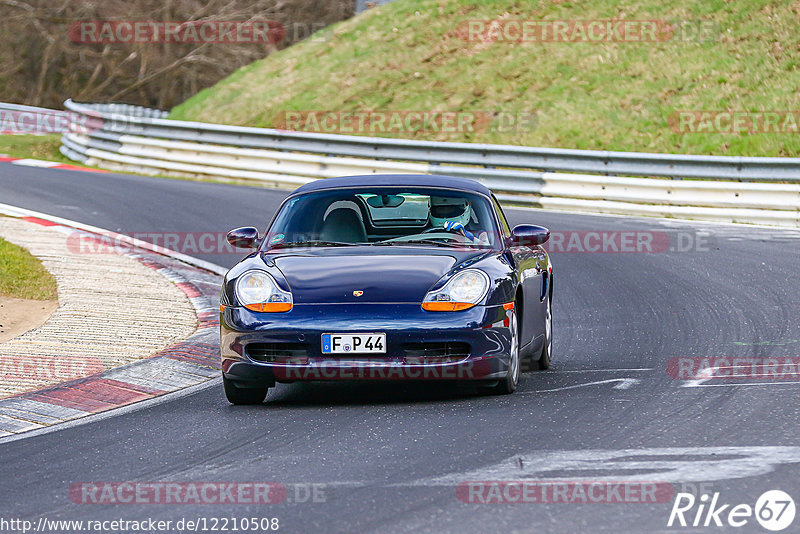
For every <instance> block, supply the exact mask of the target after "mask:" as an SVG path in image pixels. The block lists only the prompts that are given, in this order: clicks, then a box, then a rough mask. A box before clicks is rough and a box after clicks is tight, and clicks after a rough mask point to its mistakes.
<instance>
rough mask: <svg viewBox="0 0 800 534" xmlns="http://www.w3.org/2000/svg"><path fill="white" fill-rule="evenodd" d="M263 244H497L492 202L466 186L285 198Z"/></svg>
mask: <svg viewBox="0 0 800 534" xmlns="http://www.w3.org/2000/svg"><path fill="white" fill-rule="evenodd" d="M264 243H265V244H264V248H266V249H273V248H289V247H301V246H303V247H313V246H317V247H337V246H338V247H341V246H353V245H372V246H412V245H416V246H437V247H469V248H495V247H496V246H497V244H498V243H499V234H498V231H497V225H496V224H495V216H494V213H493V211H492V205H491V202H490V201H489V200H488V199H487V198H486V197H484V196H482V195H479V194H476V193H470V192H467V191H454V190H449V189H433V188H410V187H403V188H387V187H381V188H368V187H365V188H363V189H336V190H322V191H315V192H311V193H306V194H302V195H299V196H297V197H295V198H292V199H290V200H289V201H287V202H286V203H285V204H284V205H283V207H282V208H281V210H280V211H279V212H278V214H277V216H276V217H275V220H274V221H273V223H272V226H271V227H270V229H269V232H268V234H267V238H266V239H265V241H264Z"/></svg>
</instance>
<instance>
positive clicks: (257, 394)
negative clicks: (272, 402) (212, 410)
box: [222, 376, 269, 405]
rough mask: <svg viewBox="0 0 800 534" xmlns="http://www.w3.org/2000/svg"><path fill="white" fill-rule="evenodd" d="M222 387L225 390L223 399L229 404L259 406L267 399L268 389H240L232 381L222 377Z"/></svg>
mask: <svg viewBox="0 0 800 534" xmlns="http://www.w3.org/2000/svg"><path fill="white" fill-rule="evenodd" d="M222 385H223V387H224V388H225V397H227V398H228V402H230V403H231V404H237V405H240V404H261V403H262V402H264V399H265V398H267V391H268V390H269V388H268V387H255V388H242V387H238V386H237V385H236V384H234V382H233V381H232V380H228V379H227V378H225V377H224V376H223V377H222Z"/></svg>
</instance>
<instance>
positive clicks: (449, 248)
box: [220, 175, 553, 404]
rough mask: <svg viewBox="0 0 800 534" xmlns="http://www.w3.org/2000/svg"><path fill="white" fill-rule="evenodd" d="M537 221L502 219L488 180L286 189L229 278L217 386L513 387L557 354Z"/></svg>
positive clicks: (393, 180)
mask: <svg viewBox="0 0 800 534" xmlns="http://www.w3.org/2000/svg"><path fill="white" fill-rule="evenodd" d="M549 235H550V232H549V231H548V230H547V229H546V228H544V227H541V226H536V225H529V224H522V225H518V226H515V227H514V228H513V229H511V228H510V227H509V224H508V222H507V220H506V217H505V215H504V214H503V210H502V209H501V207H500V204H499V203H498V201H497V200H496V198H495V197H494V195H493V194H492V192H491V191H490V190H489V189H487V188H486V187H485V186H484V185H482V184H481V183H479V182H477V181H473V180H468V179H464V178H454V177H448V176H434V175H420V176H417V175H368V176H349V177H341V178H328V179H323V180H317V181H315V182H311V183H308V184H306V185H303V186H302V187H300V188H298V189H297V190H296V191H294V192H293V193H292V194H290V195H289V196H288V197H287V198H286V199H285V200H284V202H283V203H282V204H281V206H280V207H279V208H278V210H277V211H276V213H275V215H274V217H273V219H272V221H271V223H270V224H269V225H268V227H267V229H266V231H265V232H264V233H263V235H262V234H260V233H259V231H258V229H257V228H255V227H245V228H237V229H235V230H232V231H231V232H229V233H228V241H229V242H230V243H231V244H232V245H234V246H236V247H245V248H248V247H250V248H253V249H254V250H253V252H252V253H250V254H248V255H247V256H246V257H245V258H244V259H242V260H241V261H240V262H239V263H238V264H237V265H235V266H234V267H233V268H232V269H230V271H229V272H228V273H227V275H226V276H225V278H224V281H223V285H222V290H221V297H220V347H221V356H222V376H223V383H224V389H225V394H226V396H227V399H228V400H229V401H230V402H231V403H233V404H258V403H261V402H263V401H264V399H265V398H266V395H267V390H268V389H269V388H270V387H272V386H274V385H275V383H276V382H295V381H304V380H460V381H473V382H474V381H480V382H482V385H486V386H487V387H488V388H492V389H493V390H494V391H495V392H497V393H512V392H513V391H514V390H515V389H516V388H517V385H518V383H519V380H520V371H521V369H522V368H523V367H527V368H531V369H537V368H538V369H546V368H547V367H548V366H549V365H550V360H551V358H552V355H553V318H552V300H553V265H552V263H551V261H550V258H549V256H548V254H547V252H546V251H545V250H544V248H543V247H542V246H541V245H542V244H543V243H544V242H545V241H547V239H548V238H549Z"/></svg>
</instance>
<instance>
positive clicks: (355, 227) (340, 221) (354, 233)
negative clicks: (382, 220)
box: [319, 208, 367, 243]
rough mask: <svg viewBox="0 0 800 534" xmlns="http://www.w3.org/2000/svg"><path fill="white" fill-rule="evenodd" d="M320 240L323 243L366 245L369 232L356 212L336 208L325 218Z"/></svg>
mask: <svg viewBox="0 0 800 534" xmlns="http://www.w3.org/2000/svg"><path fill="white" fill-rule="evenodd" d="M319 238H320V239H321V240H323V241H338V242H340V243H366V242H367V230H366V228H364V223H363V222H362V221H361V217H359V216H358V213H356V212H355V211H354V210H352V209H350V208H336V209H334V210H332V211H331V212H330V213H329V214H328V216H327V217H325V222H323V223H322V231H321V232H320V234H319Z"/></svg>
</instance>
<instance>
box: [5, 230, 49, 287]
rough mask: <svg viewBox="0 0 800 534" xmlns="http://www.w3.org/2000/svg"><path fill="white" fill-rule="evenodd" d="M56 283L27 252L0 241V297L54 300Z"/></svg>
mask: <svg viewBox="0 0 800 534" xmlns="http://www.w3.org/2000/svg"><path fill="white" fill-rule="evenodd" d="M56 289H57V286H56V281H55V279H54V278H53V275H51V274H50V273H49V272H47V270H46V269H45V268H44V267H42V264H41V262H40V261H39V260H38V259H36V258H35V257H33V256H32V255H31V254H30V253H29V252H28V251H27V250H25V249H24V248H22V247H18V246H17V245H14V244H11V243H9V242H8V241H5V240H3V239H0V295H2V296H5V297H14V298H20V299H34V300H55V299H57V298H58V293H57V290H56Z"/></svg>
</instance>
